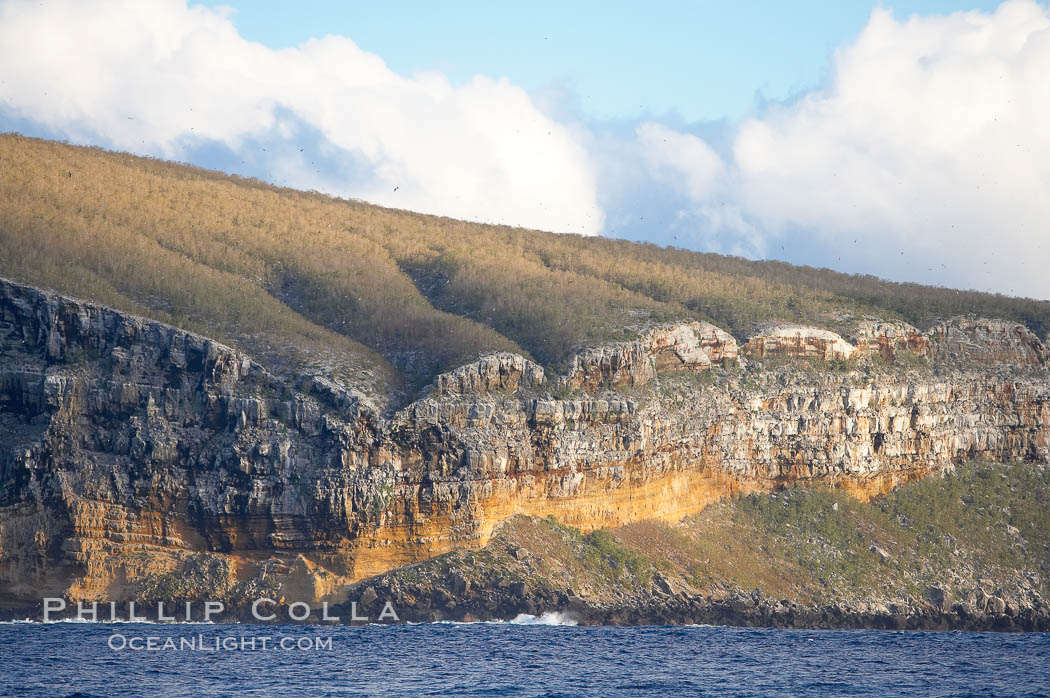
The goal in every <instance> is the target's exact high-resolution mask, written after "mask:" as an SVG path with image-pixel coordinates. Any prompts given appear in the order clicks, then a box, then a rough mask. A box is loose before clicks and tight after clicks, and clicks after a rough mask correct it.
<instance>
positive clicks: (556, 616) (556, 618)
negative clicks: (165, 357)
mask: <svg viewBox="0 0 1050 698" xmlns="http://www.w3.org/2000/svg"><path fill="white" fill-rule="evenodd" d="M511 624H513V625H576V621H575V620H573V619H572V617H571V616H569V615H568V614H567V613H562V612H561V611H547V612H546V613H544V614H543V615H540V616H532V615H529V614H528V613H519V614H518V615H517V616H516V617H515V618H514V620H512V621H511Z"/></svg>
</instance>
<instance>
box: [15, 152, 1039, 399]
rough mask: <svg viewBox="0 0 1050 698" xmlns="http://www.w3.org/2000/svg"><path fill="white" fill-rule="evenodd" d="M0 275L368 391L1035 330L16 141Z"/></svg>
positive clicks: (848, 283)
mask: <svg viewBox="0 0 1050 698" xmlns="http://www.w3.org/2000/svg"><path fill="white" fill-rule="evenodd" d="M0 274H2V275H4V276H8V277H11V278H15V279H18V280H21V281H25V282H27V283H31V284H35V285H40V286H45V287H50V288H53V289H55V290H57V291H60V292H63V293H68V294H73V295H77V296H80V297H84V298H88V299H92V300H96V301H99V302H102V303H106V304H108V305H112V306H114V307H117V308H120V309H124V310H128V311H131V312H135V313H140V314H143V315H148V316H151V317H154V318H157V319H160V320H164V321H166V322H171V323H174V324H176V325H179V326H182V327H185V328H188V329H193V330H196V331H200V332H203V333H207V334H209V335H212V336H215V337H217V338H219V339H221V340H223V341H226V342H229V343H231V344H234V345H236V346H239V347H242V348H244V349H245V350H247V351H249V352H252V353H254V354H256V355H258V356H259V357H260V358H261V359H262V360H264V361H267V362H268V363H269V364H270V365H271V366H273V367H275V368H277V369H279V370H287V371H289V372H310V373H319V374H323V375H328V376H330V377H332V378H333V379H335V380H337V381H341V382H343V383H345V384H353V385H357V386H359V387H363V388H365V389H368V390H371V391H374V392H381V393H382V392H391V391H392V390H395V389H401V390H403V391H407V392H411V391H414V390H416V389H418V388H419V387H420V386H422V385H425V384H426V383H427V382H428V381H429V380H430V379H431V378H432V377H433V375H434V374H435V373H436V372H439V371H442V370H447V369H449V368H451V367H454V366H455V365H458V364H459V363H462V362H463V361H465V360H468V359H470V358H471V357H472V356H474V355H476V354H478V353H480V352H485V351H491V350H504V349H505V350H512V351H518V352H521V353H523V354H526V355H528V356H530V357H532V358H534V359H536V360H537V361H540V362H541V363H543V364H545V365H547V366H550V367H559V366H560V365H561V364H562V363H563V362H564V361H565V359H566V358H567V357H568V356H570V355H571V353H572V352H573V351H574V350H575V349H577V348H578V347H580V346H584V345H587V344H594V343H597V342H602V341H608V340H610V339H616V338H620V337H623V336H626V335H628V334H630V333H631V332H633V331H635V330H636V329H637V328H638V327H640V326H642V325H645V324H647V323H650V322H653V321H659V320H670V319H685V318H700V319H707V320H710V321H712V322H714V323H716V324H718V325H720V326H722V327H724V328H726V329H728V330H729V331H731V332H733V333H734V334H737V335H738V336H744V335H746V334H747V333H748V332H749V331H750V329H751V328H752V327H753V326H754V325H755V324H756V323H760V322H766V321H770V320H793V321H801V322H807V323H811V324H816V325H823V326H827V327H831V328H841V327H842V326H843V323H844V322H845V321H846V318H848V317H855V316H857V315H861V314H873V315H877V316H880V317H886V318H892V317H901V318H904V319H907V320H909V321H911V322H913V323H915V324H918V325H920V326H924V325H927V324H929V323H930V322H931V321H932V320H933V319H935V318H937V317H947V316H950V315H953V314H957V313H961V312H976V313H979V314H983V315H990V316H996V317H1004V318H1011V319H1016V320H1019V321H1022V322H1024V323H1026V324H1027V325H1028V326H1029V327H1031V328H1032V329H1033V330H1035V331H1036V332H1038V333H1039V334H1040V335H1045V334H1046V332H1047V330H1048V329H1050V303H1047V302H1037V301H1029V300H1022V299H1013V298H1007V297H1003V296H997V295H989V294H980V293H971V292H966V293H963V292H957V291H952V290H946V289H933V288H928V287H922V286H917V285H913V284H893V283H889V282H884V281H880V280H878V279H874V278H872V277H853V276H847V275H843V274H837V273H835V272H831V271H829V270H815V269H810V268H804V267H793V266H791V265H787V264H782V263H775V262H749V261H746V260H742V259H738V258H732V257H724V256H719V255H709V254H698V253H693V252H686V251H683V250H677V249H666V248H658V247H656V246H653V245H644V244H636V243H628V242H623V241H616V240H607V239H603V238H583V237H579V236H572V235H553V234H550V233H543V232H538V231H530V230H522V229H518V228H508V227H499V226H489V225H480V224H473V223H465V222H461V221H455V220H450V219H446V218H437V217H433V216H424V215H420V214H414V213H409V212H404V211H395V210H389V209H383V208H379V207H376V206H371V205H368V204H364V203H360V202H352V201H344V200H340V199H334V198H330V197H326V196H321V195H319V194H313V193H304V192H299V191H294V190H289V189H279V188H276V187H272V186H269V185H266V184H263V183H260V182H258V181H255V180H244V179H240V178H237V177H229V176H226V175H223V174H219V173H215V172H209V171H205V170H201V169H198V168H193V167H188V166H184V165H178V164H173V163H167V162H161V161H157V160H150V159H145V158H138V157H133V156H129V155H123V154H118V153H109V152H105V151H102V150H99V149H93V148H81V147H74V146H68V145H64V144H60V143H54V142H49V141H41V140H35V139H28V138H23V137H20V136H17V135H12V134H7V135H0Z"/></svg>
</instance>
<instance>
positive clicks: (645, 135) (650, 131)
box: [635, 121, 725, 199]
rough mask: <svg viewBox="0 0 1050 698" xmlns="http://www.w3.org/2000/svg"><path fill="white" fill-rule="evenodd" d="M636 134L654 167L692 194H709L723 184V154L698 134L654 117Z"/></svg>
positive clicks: (694, 197)
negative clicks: (662, 122)
mask: <svg viewBox="0 0 1050 698" xmlns="http://www.w3.org/2000/svg"><path fill="white" fill-rule="evenodd" d="M635 134H636V135H637V137H638V144H639V145H640V146H641V148H642V152H643V153H644V155H645V158H646V160H648V162H649V165H650V166H651V167H652V168H653V170H654V171H655V172H656V173H657V174H659V175H663V176H664V177H665V178H666V179H667V180H668V181H669V182H671V183H672V184H677V185H678V186H680V187H681V188H683V189H684V191H685V193H686V194H688V195H689V197H691V198H693V199H704V198H707V197H709V196H711V194H712V193H714V192H713V189H715V187H716V186H718V185H720V184H721V182H720V181H719V180H720V179H721V177H722V176H723V175H724V173H725V166H724V165H723V164H722V158H720V157H718V154H717V153H715V151H714V150H712V149H711V146H709V145H708V144H707V143H704V142H703V141H702V140H700V139H699V138H697V137H696V136H694V135H692V134H688V133H679V132H677V131H675V130H673V129H670V128H668V127H666V126H664V125H662V124H657V123H654V122H651V121H648V122H646V123H644V124H642V125H641V126H639V127H638V128H637V129H636V130H635Z"/></svg>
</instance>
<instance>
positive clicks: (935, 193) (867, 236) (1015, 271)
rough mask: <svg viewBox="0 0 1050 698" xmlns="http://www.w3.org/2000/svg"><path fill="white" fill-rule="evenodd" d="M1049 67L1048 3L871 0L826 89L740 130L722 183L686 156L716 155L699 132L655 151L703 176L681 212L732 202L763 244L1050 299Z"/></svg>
mask: <svg viewBox="0 0 1050 698" xmlns="http://www.w3.org/2000/svg"><path fill="white" fill-rule="evenodd" d="M1048 75H1050V11H1048V9H1047V8H1046V7H1044V6H1042V5H1039V4H1037V3H1035V2H1031V1H1030V0H1011V1H1009V2H1006V3H1004V4H1003V5H1001V6H1000V7H999V8H998V9H997V10H996V11H995V12H993V13H983V12H966V13H956V14H952V15H947V16H917V17H912V18H910V19H908V20H906V21H900V20H897V19H895V18H894V17H893V15H892V14H891V13H890V12H889V11H887V10H883V9H877V10H875V11H874V13H873V14H872V16H871V18H870V20H869V23H868V25H867V27H866V28H865V29H864V31H863V32H862V33H861V35H860V36H859V37H858V38H857V39H856V40H855V41H854V42H853V43H851V44H849V45H847V46H845V47H843V48H842V49H840V50H839V51H838V52H837V54H836V55H835V59H834V72H833V77H832V79H831V82H830V85H829V86H828V87H827V89H825V90H821V91H817V92H813V93H810V94H808V95H806V96H804V97H802V98H801V99H799V100H798V101H796V102H794V103H792V104H789V105H783V106H778V107H774V108H772V109H770V110H769V111H767V112H766V113H764V114H762V115H760V116H757V117H755V118H752V119H749V120H747V121H745V122H744V123H742V124H741V125H740V126H739V127H738V128H737V129H736V132H735V134H734V135H733V136H732V138H731V143H732V154H731V156H730V158H729V162H728V163H727V166H726V169H725V171H724V174H722V175H721V176H720V177H718V178H717V181H714V180H713V177H714V175H713V174H712V173H713V172H715V171H717V167H714V166H712V161H711V160H710V158H709V157H698V158H690V157H689V156H687V155H686V153H687V152H688V151H689V150H690V149H692V150H695V151H696V152H707V151H704V150H703V149H702V148H700V147H698V146H697V145H696V144H695V143H693V142H692V141H690V140H688V139H690V138H693V137H692V136H687V135H683V134H679V135H680V136H681V138H682V139H685V140H680V141H679V144H678V145H677V146H676V148H674V149H671V150H670V151H669V150H668V148H667V147H661V144H656V145H651V146H650V157H649V160H650V163H651V165H652V166H653V167H654V169H653V176H659V175H660V173H661V172H663V171H666V169H667V168H668V167H672V168H679V169H680V170H681V171H682V173H683V177H684V178H685V180H686V181H690V182H696V183H697V184H695V185H694V184H690V185H689V187H688V189H689V190H690V196H689V202H688V203H687V204H685V205H684V206H683V214H689V215H692V216H694V217H699V219H700V220H702V221H707V220H708V219H709V218H710V214H711V212H712V211H715V212H718V211H722V212H724V213H730V214H732V213H733V212H737V211H738V212H739V213H740V217H739V220H737V222H736V223H735V224H734V225H735V227H736V228H737V230H738V235H739V237H740V239H741V241H742V244H743V247H744V248H748V247H750V248H751V249H754V250H755V253H756V254H762V253H763V252H765V251H767V250H770V249H772V250H774V251H776V252H778V253H779V251H780V246H781V245H784V246H785V247H786V249H787V254H788V255H790V252H791V249H792V248H793V247H795V248H799V249H803V250H805V253H804V255H805V259H806V261H807V262H809V263H821V264H827V265H829V266H833V267H836V268H845V269H849V270H853V271H860V272H868V273H876V274H879V275H883V276H888V277H890V278H897V279H906V280H916V281H924V282H933V283H941V284H944V285H949V286H956V287H964V288H966V287H969V288H980V289H990V290H997V291H1002V292H1006V293H1012V294H1025V295H1032V296H1036V297H1040V298H1050V275H1048V274H1047V273H1046V270H1047V268H1048V267H1050V195H1048V192H1050V79H1048V77H1047V76H1048ZM660 128H661V129H662V128H663V127H660ZM638 138H639V142H640V143H642V144H645V143H647V142H651V141H652V138H650V137H649V134H647V133H643V132H641V131H640V132H639V134H638ZM669 140H670V139H669ZM683 144H684V146H686V147H683ZM691 160H695V163H692V164H690V161H691ZM727 221H729V222H730V223H732V217H730V218H723V219H721V222H720V225H721V227H722V229H723V230H724V229H725V228H726V222H727ZM731 227H732V226H731ZM756 230H757V231H762V232H761V235H760V238H761V239H760V240H758V241H756V240H755V231H756ZM854 241H856V242H854ZM723 245H724V243H723Z"/></svg>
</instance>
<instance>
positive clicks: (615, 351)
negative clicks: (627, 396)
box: [564, 322, 737, 390]
mask: <svg viewBox="0 0 1050 698" xmlns="http://www.w3.org/2000/svg"><path fill="white" fill-rule="evenodd" d="M736 358H737V345H736V340H735V339H733V337H732V335H730V334H729V333H728V332H725V331H724V330H721V329H719V328H717V327H715V326H714V325H712V324H710V323H707V322H690V323H684V324H679V325H671V326H666V327H659V328H656V329H652V330H649V331H647V332H645V333H643V334H642V336H641V337H639V338H638V339H637V340H635V341H632V342H619V343H616V344H607V345H604V346H600V347H592V348H588V349H585V350H583V351H581V352H580V353H579V354H577V355H576V356H575V357H573V360H572V365H571V367H570V369H569V372H568V375H567V376H565V378H564V383H565V384H566V385H568V387H569V388H571V389H573V390H576V389H582V390H597V389H598V388H601V387H611V388H619V387H623V386H631V387H641V386H643V385H645V384H646V383H648V382H649V381H650V380H652V379H653V378H654V377H655V376H656V375H657V374H658V373H665V372H671V371H703V370H705V369H708V368H710V367H711V366H712V365H713V364H716V363H723V362H726V361H734V360H736Z"/></svg>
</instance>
